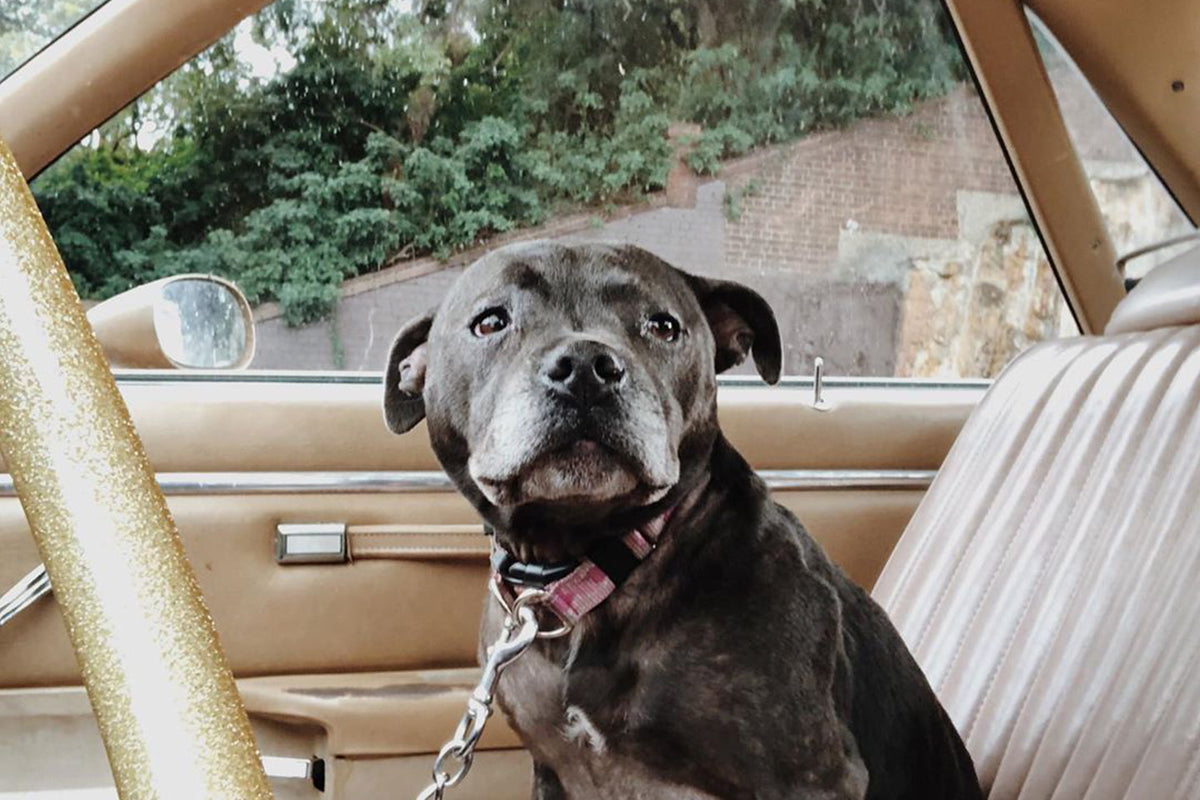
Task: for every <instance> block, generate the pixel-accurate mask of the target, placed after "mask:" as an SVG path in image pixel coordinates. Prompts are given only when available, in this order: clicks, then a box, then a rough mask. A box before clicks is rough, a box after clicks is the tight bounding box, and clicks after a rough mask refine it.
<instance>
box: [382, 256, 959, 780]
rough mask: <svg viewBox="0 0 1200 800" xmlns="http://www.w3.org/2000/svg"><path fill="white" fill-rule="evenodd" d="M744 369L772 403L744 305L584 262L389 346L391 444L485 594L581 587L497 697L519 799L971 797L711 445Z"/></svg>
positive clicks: (503, 269)
mask: <svg viewBox="0 0 1200 800" xmlns="http://www.w3.org/2000/svg"><path fill="white" fill-rule="evenodd" d="M747 358H750V359H752V360H753V363H754V365H755V367H756V369H757V371H758V373H759V375H760V376H761V377H762V378H763V379H764V380H765V381H766V382H767V383H772V384H773V383H775V382H777V381H778V379H779V374H780V369H781V360H782V353H781V342H780V336H779V329H778V326H777V324H776V322H775V317H774V314H773V313H772V311H771V308H770V306H769V305H768V304H767V303H766V301H765V300H763V298H762V297H761V296H759V295H758V294H757V293H755V292H754V291H753V290H751V289H749V288H747V287H745V286H742V285H740V284H737V283H733V282H728V281H721V280H711V279H707V278H701V277H697V276H694V275H690V274H688V273H686V272H683V271H681V270H679V269H676V268H675V267H672V266H671V265H669V264H667V263H666V262H664V261H663V260H661V259H659V258H657V257H656V256H654V255H652V254H651V253H649V252H647V251H645V250H642V249H640V248H637V247H633V246H615V245H613V246H610V245H601V244H580V245H565V244H559V243H552V242H533V243H525V244H518V245H512V246H508V247H504V248H501V249H498V250H496V251H493V252H491V253H489V254H487V255H485V256H484V257H482V258H481V259H479V260H478V261H476V262H475V263H474V264H473V265H471V266H470V267H469V268H468V269H467V270H466V271H465V272H464V274H463V275H462V276H461V277H460V278H459V279H458V281H457V283H456V284H455V285H454V287H453V288H452V289H451V290H450V292H449V294H448V295H447V296H446V297H445V299H444V300H443V302H442V303H441V305H440V307H438V308H437V310H436V311H435V312H433V313H431V314H428V315H425V316H422V317H420V318H418V319H415V320H413V321H412V322H410V323H408V324H407V325H406V326H405V327H404V328H403V329H402V330H401V331H400V332H399V334H398V335H397V336H396V338H395V341H394V343H393V345H392V348H391V351H390V354H389V357H388V363H387V369H386V373H385V392H384V404H383V405H384V416H385V420H386V422H387V424H388V426H389V428H390V429H391V430H392V431H393V432H396V433H403V432H405V431H408V430H410V429H412V428H413V427H414V426H415V425H417V423H418V422H420V421H421V420H422V419H426V420H427V427H428V432H429V438H430V441H431V443H432V445H433V449H434V451H435V452H436V454H437V457H438V459H439V461H440V462H441V464H442V466H443V467H444V468H445V470H446V472H447V474H448V475H449V476H450V478H451V479H452V480H453V482H454V484H455V485H456V486H457V488H458V489H459V491H461V492H462V494H463V495H464V496H465V497H466V498H467V499H468V500H469V501H470V502H471V503H472V505H473V506H474V507H475V508H476V509H477V510H478V512H479V514H480V516H481V517H482V518H483V519H484V521H485V524H486V526H487V528H488V529H489V532H490V533H491V534H492V535H493V536H494V546H495V553H496V556H495V557H494V558H493V564H494V566H495V570H496V573H495V576H494V577H495V578H496V579H497V581H498V586H499V587H500V589H501V590H502V591H506V592H508V593H509V596H510V597H511V596H513V595H516V594H517V593H518V592H520V591H523V590H524V588H525V587H528V586H535V587H542V588H547V589H548V590H549V591H551V592H553V591H554V590H555V588H556V586H557V587H561V586H562V585H564V584H569V585H573V586H575V588H576V589H579V588H580V587H584V588H585V591H584V592H583V593H582V594H583V595H586V596H585V597H583V600H581V599H580V598H581V595H580V594H579V593H578V592H573V593H568V594H561V593H560V594H559V595H556V602H557V601H558V600H561V601H562V603H561V604H560V605H554V606H552V608H551V609H545V608H543V609H541V611H542V612H543V613H549V612H550V611H553V612H554V615H557V616H559V617H563V618H566V619H570V621H571V622H573V629H572V630H571V632H570V634H569V635H567V636H564V637H562V638H557V639H539V640H538V641H537V642H536V643H535V644H534V645H533V647H532V648H531V649H530V650H529V651H528V652H527V653H525V654H524V656H523V657H521V658H520V659H518V660H517V661H515V662H514V663H513V664H512V665H511V666H510V667H509V668H508V669H507V670H506V671H505V672H504V673H503V674H502V676H501V678H500V682H499V684H498V688H497V701H498V703H499V705H500V707H501V708H502V709H503V710H504V712H505V713H506V714H507V716H508V718H509V720H510V722H511V724H512V725H513V727H514V729H515V730H516V731H517V732H518V733H519V735H520V736H521V739H522V741H523V742H524V744H525V746H526V747H527V748H528V750H529V752H530V753H531V754H532V757H533V761H534V791H533V796H534V798H535V799H540V800H563V799H565V798H569V799H570V800H601V799H604V800H612V799H613V798H640V799H644V800H658V799H659V798H664V799H665V798H674V799H677V800H713V799H715V798H720V800H734V799H735V798H759V799H760V800H785V799H786V800H801V799H803V800H810V799H812V800H815V799H816V798H822V799H824V798H837V799H838V800H841V799H842V798H855V800H858V799H859V798H869V799H870V800H884V799H885V798H887V799H888V800H892V799H893V798H894V799H899V798H905V799H907V800H939V799H940V798H947V799H949V798H953V800H973V799H974V798H981V797H982V794H981V792H980V787H979V783H978V780H977V778H976V774H975V770H974V766H973V764H972V762H971V757H970V755H969V753H968V752H967V750H966V748H965V747H964V746H963V743H962V741H961V739H960V738H959V735H958V733H957V732H956V731H955V728H954V726H953V724H952V723H951V721H950V720H949V718H948V717H947V715H946V713H945V711H944V710H943V709H942V707H941V706H940V704H939V703H938V701H937V698H936V697H935V696H934V693H933V691H932V690H931V689H930V687H929V684H928V683H927V681H926V680H925V677H924V675H923V674H922V673H921V670H920V668H919V667H918V666H917V664H916V662H915V661H914V660H913V658H912V656H911V655H910V653H909V652H908V650H907V649H906V647H905V645H904V643H903V642H902V640H901V638H900V636H899V634H898V633H897V632H896V630H895V628H893V627H892V625H891V623H890V622H889V620H888V618H887V616H886V615H885V614H884V612H883V611H882V610H881V609H880V608H879V607H878V606H877V605H876V604H875V603H874V602H873V601H872V600H871V599H870V597H869V596H868V595H867V594H866V593H865V592H864V591H862V589H860V588H859V587H858V586H856V585H855V584H854V583H853V582H851V581H850V580H849V579H848V578H847V577H846V576H845V575H844V574H843V573H842V571H841V570H840V569H838V568H837V567H836V566H835V565H834V564H833V563H832V562H830V560H829V559H828V558H827V557H826V555H825V554H824V552H823V551H822V550H821V548H820V546H819V545H818V544H817V543H816V542H815V541H814V540H813V539H812V538H811V537H810V536H809V534H808V533H807V532H806V531H805V529H804V527H803V526H802V525H801V524H800V522H799V521H798V520H797V519H796V518H795V517H794V516H793V515H792V514H791V513H790V512H789V511H788V510H787V509H786V508H784V507H783V506H781V505H778V504H776V503H774V502H772V500H771V498H770V497H769V495H768V491H767V488H766V486H765V485H764V483H763V482H762V480H761V479H760V478H758V477H757V476H756V475H755V473H754V471H753V470H751V468H750V467H749V465H748V464H747V463H746V461H745V460H744V459H743V458H742V457H741V456H740V455H739V454H738V453H737V452H736V451H735V450H734V448H733V447H732V446H731V445H730V444H729V442H728V441H727V440H726V439H725V438H724V436H723V435H722V433H721V430H720V428H719V427H718V424H717V403H716V401H717V383H716V374H717V373H719V372H722V371H725V370H727V369H730V368H732V367H734V366H736V365H738V364H740V363H742V362H743V361H745V360H746V359H747ZM580 575H583V583H579V582H578V581H576V578H577V577H578V576H580ZM573 581H574V583H572V582H573ZM596 587H600V590H601V591H600V592H599V596H592V595H590V594H588V593H589V592H592V590H593V589H595V588H596ZM593 594H594V593H593ZM585 601H586V602H585ZM593 601H595V602H593ZM504 616H505V611H504V609H503V607H502V603H501V602H497V601H496V600H495V599H492V598H489V600H488V604H487V609H486V611H485V615H484V624H483V631H482V638H481V641H482V642H483V643H484V645H486V644H487V643H489V642H491V641H493V640H494V638H495V636H496V633H497V632H498V630H499V629H500V626H501V624H502V621H503V619H504ZM552 616H553V615H552Z"/></svg>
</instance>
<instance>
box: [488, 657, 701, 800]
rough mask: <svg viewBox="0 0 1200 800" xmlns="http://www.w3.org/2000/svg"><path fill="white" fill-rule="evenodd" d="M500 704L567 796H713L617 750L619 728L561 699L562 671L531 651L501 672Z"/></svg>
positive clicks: (680, 799)
mask: <svg viewBox="0 0 1200 800" xmlns="http://www.w3.org/2000/svg"><path fill="white" fill-rule="evenodd" d="M498 693H499V698H500V703H501V705H502V706H503V708H504V709H505V711H506V712H507V714H508V717H509V720H510V722H511V723H512V724H513V726H514V727H515V728H516V729H517V730H518V731H520V733H521V734H522V736H523V737H524V739H525V741H526V743H527V744H528V746H529V749H530V751H531V752H532V754H533V757H534V758H535V759H536V760H537V761H538V762H539V763H541V764H543V765H545V766H547V767H549V768H551V769H552V770H554V772H555V774H556V775H557V776H558V779H559V781H560V782H561V783H562V785H563V788H564V789H565V790H566V795H567V797H568V798H569V799H570V800H611V798H616V797H620V798H630V799H631V800H634V799H636V800H666V798H672V800H714V798H713V797H712V795H709V794H706V793H703V792H700V791H697V790H696V789H693V788H691V787H687V786H680V785H678V784H674V783H668V782H666V781H663V780H661V779H660V778H658V777H656V776H655V775H654V774H653V773H652V772H651V771H650V770H648V769H647V768H646V767H645V766H643V765H642V764H641V763H640V762H639V761H638V760H637V759H636V758H633V757H630V756H628V755H623V754H622V753H620V752H619V751H620V750H621V747H620V742H619V737H620V736H622V732H621V731H620V730H613V729H605V728H604V727H602V726H600V725H598V724H597V722H596V721H595V720H594V719H593V718H592V716H591V715H589V714H588V713H587V711H585V710H584V709H582V708H580V707H578V706H574V705H570V704H569V703H568V702H567V701H566V700H565V696H566V694H567V692H566V679H565V677H564V672H563V670H562V669H561V668H560V667H559V666H558V665H556V664H553V663H551V662H550V661H548V660H547V659H546V658H545V657H544V656H543V655H542V654H541V653H540V652H538V651H536V650H531V651H529V652H527V653H526V654H525V655H524V656H523V657H522V658H521V659H519V660H518V661H516V662H514V663H513V664H512V665H511V666H510V667H509V668H508V669H507V670H506V671H505V672H504V674H503V675H502V676H501V678H500V685H499V692H498Z"/></svg>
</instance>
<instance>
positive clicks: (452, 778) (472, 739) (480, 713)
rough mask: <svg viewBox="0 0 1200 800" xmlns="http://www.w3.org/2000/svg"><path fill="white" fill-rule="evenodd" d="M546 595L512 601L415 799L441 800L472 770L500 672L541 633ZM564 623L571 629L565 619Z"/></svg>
mask: <svg viewBox="0 0 1200 800" xmlns="http://www.w3.org/2000/svg"><path fill="white" fill-rule="evenodd" d="M545 595H546V593H545V592H526V593H523V594H522V595H521V596H519V597H518V598H517V600H516V602H514V603H513V607H512V609H511V610H509V613H508V616H507V617H506V618H505V620H504V627H503V628H502V629H501V631H500V637H499V638H498V639H497V640H496V641H495V643H493V644H492V646H491V647H489V648H488V649H487V663H485V664H484V665H483V673H482V674H481V675H480V678H479V683H478V685H476V687H475V689H474V690H472V692H471V696H470V697H469V698H467V712H466V713H465V714H463V718H462V721H461V722H459V723H458V728H457V730H455V731H454V736H453V737H452V738H451V739H450V741H448V742H446V744H444V745H442V749H441V750H439V751H438V754H437V759H436V760H435V761H434V762H433V775H432V777H433V782H432V783H430V784H429V785H428V786H426V787H425V789H424V790H422V792H421V793H420V794H419V795H417V800H442V798H443V797H444V796H445V793H446V790H447V789H449V788H450V787H452V786H457V785H458V784H459V783H460V782H461V781H462V779H463V778H465V777H467V773H468V772H470V771H471V762H472V761H473V760H474V759H475V745H477V744H479V739H480V737H482V736H483V728H484V725H486V724H487V721H488V717H490V716H491V715H492V702H493V701H494V700H495V692H496V684H497V683H498V682H499V680H500V673H501V672H502V671H503V670H504V668H505V667H507V666H508V665H509V664H511V663H512V662H513V661H515V660H516V659H517V658H519V657H520V656H521V655H522V654H523V653H525V651H526V650H528V649H529V648H530V646H532V645H533V643H534V642H535V641H536V640H537V639H538V637H539V635H541V634H540V631H539V630H538V618H537V614H536V613H535V612H534V608H535V607H536V606H538V605H540V604H541V603H542V602H544V599H545ZM505 608H506V609H507V605H506V606H505ZM563 627H565V628H567V629H568V630H570V626H569V625H566V624H565V623H564V626H563Z"/></svg>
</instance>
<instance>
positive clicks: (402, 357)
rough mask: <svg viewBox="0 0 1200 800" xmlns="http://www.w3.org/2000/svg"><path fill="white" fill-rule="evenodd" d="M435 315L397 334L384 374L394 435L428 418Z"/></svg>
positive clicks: (387, 413) (385, 413)
mask: <svg viewBox="0 0 1200 800" xmlns="http://www.w3.org/2000/svg"><path fill="white" fill-rule="evenodd" d="M432 325H433V314H432V313H429V314H426V315H425V316H423V317H418V318H417V319H414V320H412V321H411V322H409V323H408V324H407V325H405V326H404V327H403V328H401V329H400V332H399V333H398V334H396V339H395V340H394V341H393V342H392V349H391V350H390V351H389V352H388V360H387V370H385V371H384V374H383V418H384V419H385V420H386V421H387V426H388V428H390V429H391V431H392V433H404V432H405V431H409V430H412V428H413V426H415V425H416V424H417V423H418V422H420V421H421V420H422V419H424V418H425V397H424V392H425V364H426V358H427V355H428V345H427V343H428V340H429V328H430V326H432Z"/></svg>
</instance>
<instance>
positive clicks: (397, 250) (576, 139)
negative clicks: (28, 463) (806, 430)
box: [33, 0, 1077, 379]
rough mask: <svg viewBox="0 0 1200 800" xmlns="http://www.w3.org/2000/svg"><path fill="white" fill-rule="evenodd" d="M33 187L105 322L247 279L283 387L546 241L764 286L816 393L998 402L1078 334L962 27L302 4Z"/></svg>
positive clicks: (868, 16) (232, 38) (367, 362)
mask: <svg viewBox="0 0 1200 800" xmlns="http://www.w3.org/2000/svg"><path fill="white" fill-rule="evenodd" d="M33 189H34V193H35V195H36V197H37V199H38V202H39V204H40V206H41V208H42V210H43V213H44V214H45V215H46V217H47V219H48V221H49V224H50V226H51V230H52V232H53V233H54V235H55V238H56V240H57V241H58V244H59V247H60V249H61V250H62V252H63V255H64V257H65V259H66V262H67V264H68V267H69V269H70V270H71V273H72V275H73V277H74V279H75V281H76V284H77V286H78V287H79V289H80V291H81V292H82V293H83V294H84V295H85V296H86V297H89V298H92V299H102V298H104V297H107V296H111V295H112V294H113V293H115V292H119V291H121V290H123V289H125V288H127V287H130V286H132V285H135V284H137V283H141V282H144V281H147V280H151V279H154V278H158V277H161V276H163V275H167V274H174V273H181V272H204V273H214V274H218V275H220V276H222V277H225V278H228V279H230V280H233V281H234V282H236V283H237V284H238V285H239V286H240V287H241V288H242V290H243V291H244V292H245V293H246V294H247V295H248V297H249V298H250V299H251V301H252V302H253V303H254V304H255V306H256V319H257V326H258V345H257V354H256V356H255V359H254V362H253V363H252V364H251V368H266V369H287V370H331V369H332V370H377V369H380V368H381V367H382V364H383V360H384V356H385V354H386V348H387V346H388V343H389V340H390V338H391V336H392V334H393V333H394V332H395V331H396V330H397V329H398V328H399V327H400V326H401V325H402V324H403V323H404V321H405V320H406V319H408V318H410V317H412V316H414V315H417V314H420V313H422V312H424V311H425V310H427V309H428V308H430V307H432V306H433V305H435V304H436V303H437V302H438V300H439V299H440V297H441V296H442V295H443V293H444V292H445V291H446V289H447V287H448V286H449V285H450V284H451V283H452V282H453V281H454V279H455V278H456V277H457V275H458V274H459V273H460V272H461V271H462V269H463V266H464V265H465V264H467V263H469V262H470V261H471V260H472V259H473V258H475V257H477V256H478V255H479V254H480V253H481V252H483V251H484V250H486V249H487V248H489V247H494V246H497V245H499V244H502V243H505V242H510V241H514V240H518V239H527V238H552V239H561V240H568V241H587V240H610V241H620V242H629V243H634V244H637V245H640V246H642V247H645V248H647V249H649V250H651V251H653V252H655V253H657V254H658V255H660V256H662V257H663V258H665V259H667V260H668V261H670V262H672V263H674V264H675V265H677V266H679V267H682V268H684V269H687V270H690V271H693V272H696V273H700V274H704V275H710V276H719V277H724V278H730V279H734V280H739V281H742V282H744V283H746V284H748V285H750V286H752V287H754V288H756V289H758V290H759V291H760V292H761V293H762V294H763V295H764V296H765V297H766V298H767V299H768V300H769V301H770V302H771V303H772V305H773V306H774V308H775V310H776V312H777V314H778V315H779V318H780V327H781V330H782V331H783V335H784V340H785V342H784V344H785V359H784V371H785V374H788V375H808V374H810V373H811V372H812V369H813V362H814V359H815V358H816V357H818V356H819V357H822V358H823V359H824V362H825V365H826V370H827V374H830V375H844V376H856V377H912V378H939V379H947V378H949V379H956V378H980V377H991V376H994V375H995V374H996V373H997V372H998V371H999V370H1000V369H1001V368H1002V367H1003V366H1004V364H1005V363H1006V362H1007V361H1008V360H1009V359H1011V358H1012V356H1014V355H1015V354H1016V353H1018V352H1020V351H1021V350H1022V349H1024V348H1025V347H1027V346H1028V345H1030V344H1032V343H1034V342H1036V341H1039V340H1042V339H1046V338H1051V337H1055V336H1061V335H1066V334H1072V333H1075V332H1076V330H1077V329H1076V327H1075V324H1074V322H1073V320H1072V318H1071V316H1070V313H1069V311H1068V309H1067V307H1066V305H1065V303H1064V301H1063V298H1062V296H1061V293H1060V290H1059V288H1058V285H1057V282H1056V281H1055V278H1054V276H1053V273H1052V272H1051V269H1050V265H1049V263H1048V262H1047V259H1046V255H1045V253H1044V251H1043V249H1042V246H1041V244H1040V241H1039V238H1038V235H1037V232H1036V231H1035V229H1034V227H1033V225H1032V224H1031V223H1030V221H1029V218H1028V216H1027V214H1026V210H1025V206H1024V204H1023V202H1022V199H1021V197H1020V194H1019V192H1018V190H1017V188H1016V186H1015V184H1014V182H1013V179H1012V176H1011V173H1010V170H1009V167H1008V166H1007V164H1006V161H1005V159H1004V156H1003V153H1002V151H1001V149H1000V146H999V145H998V143H997V140H996V137H995V135H994V133H993V130H992V127H991V125H990V123H989V120H988V117H987V115H986V113H985V111H984V109H983V107H982V105H981V103H980V100H979V97H978V96H977V94H976V91H975V89H974V86H973V84H972V81H971V79H970V75H969V72H968V69H967V66H966V64H965V62H964V60H963V58H962V55H961V53H960V51H959V49H958V46H957V44H956V42H955V37H954V35H953V32H952V29H951V27H950V23H949V21H948V20H947V18H946V16H945V13H944V11H943V9H942V7H941V5H940V4H939V3H937V2H936V1H935V0H893V2H888V3H875V4H869V5H868V6H854V5H853V4H834V3H757V2H748V1H747V2H738V3H707V2H689V1H688V0H658V1H657V2H637V3H628V2H615V1H610V0H605V1H602V2H601V1H598V2H596V3H588V4H577V3H545V2H539V1H538V0H478V2H472V3H451V4H445V3H438V2H432V1H431V2H426V3H424V4H421V3H416V4H414V3H411V2H407V1H404V2H399V1H397V2H370V3H367V2H353V1H351V0H340V1H339V2H326V3H318V2H305V0H289V2H286V3H282V2H277V3H275V4H273V5H270V6H267V7H266V8H265V9H264V10H263V11H261V12H260V13H259V14H257V15H256V16H255V17H253V18H252V19H249V20H247V21H245V22H244V23H243V24H241V25H240V26H239V27H238V28H237V29H236V30H235V31H232V32H231V33H230V34H229V35H228V36H226V37H225V38H224V39H223V40H222V41H221V42H219V43H218V44H217V45H215V46H214V47H213V48H211V49H210V50H209V51H207V52H206V53H204V54H202V55H201V56H199V57H197V58H196V59H194V60H193V61H192V62H190V63H189V64H187V65H185V66H184V67H183V68H182V69H180V70H179V71H178V72H176V73H175V74H174V75H172V76H171V77H169V78H168V79H166V80H165V81H163V82H162V83H161V84H160V85H159V86H158V87H156V88H155V89H154V90H152V91H151V92H149V93H148V94H147V95H146V96H144V97H143V98H141V99H140V100H138V101H137V102H135V103H134V104H133V105H132V106H131V107H130V108H128V109H126V110H125V111H124V112H122V113H121V114H119V115H118V116H117V117H115V118H114V119H113V120H111V121H109V122H108V123H106V124H105V125H103V126H102V127H100V128H99V129H98V130H96V131H95V132H94V133H93V134H92V135H90V136H89V137H88V138H86V139H85V140H84V141H83V142H81V143H80V144H79V146H77V147H76V148H75V149H74V150H73V151H71V152H69V153H67V154H66V155H65V156H63V157H62V158H61V159H60V160H59V161H58V162H57V163H56V164H54V165H53V166H52V167H50V168H49V169H47V170H46V171H45V172H44V173H43V174H42V175H41V176H40V177H39V178H38V179H37V180H36V181H35V182H34V183H33Z"/></svg>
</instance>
